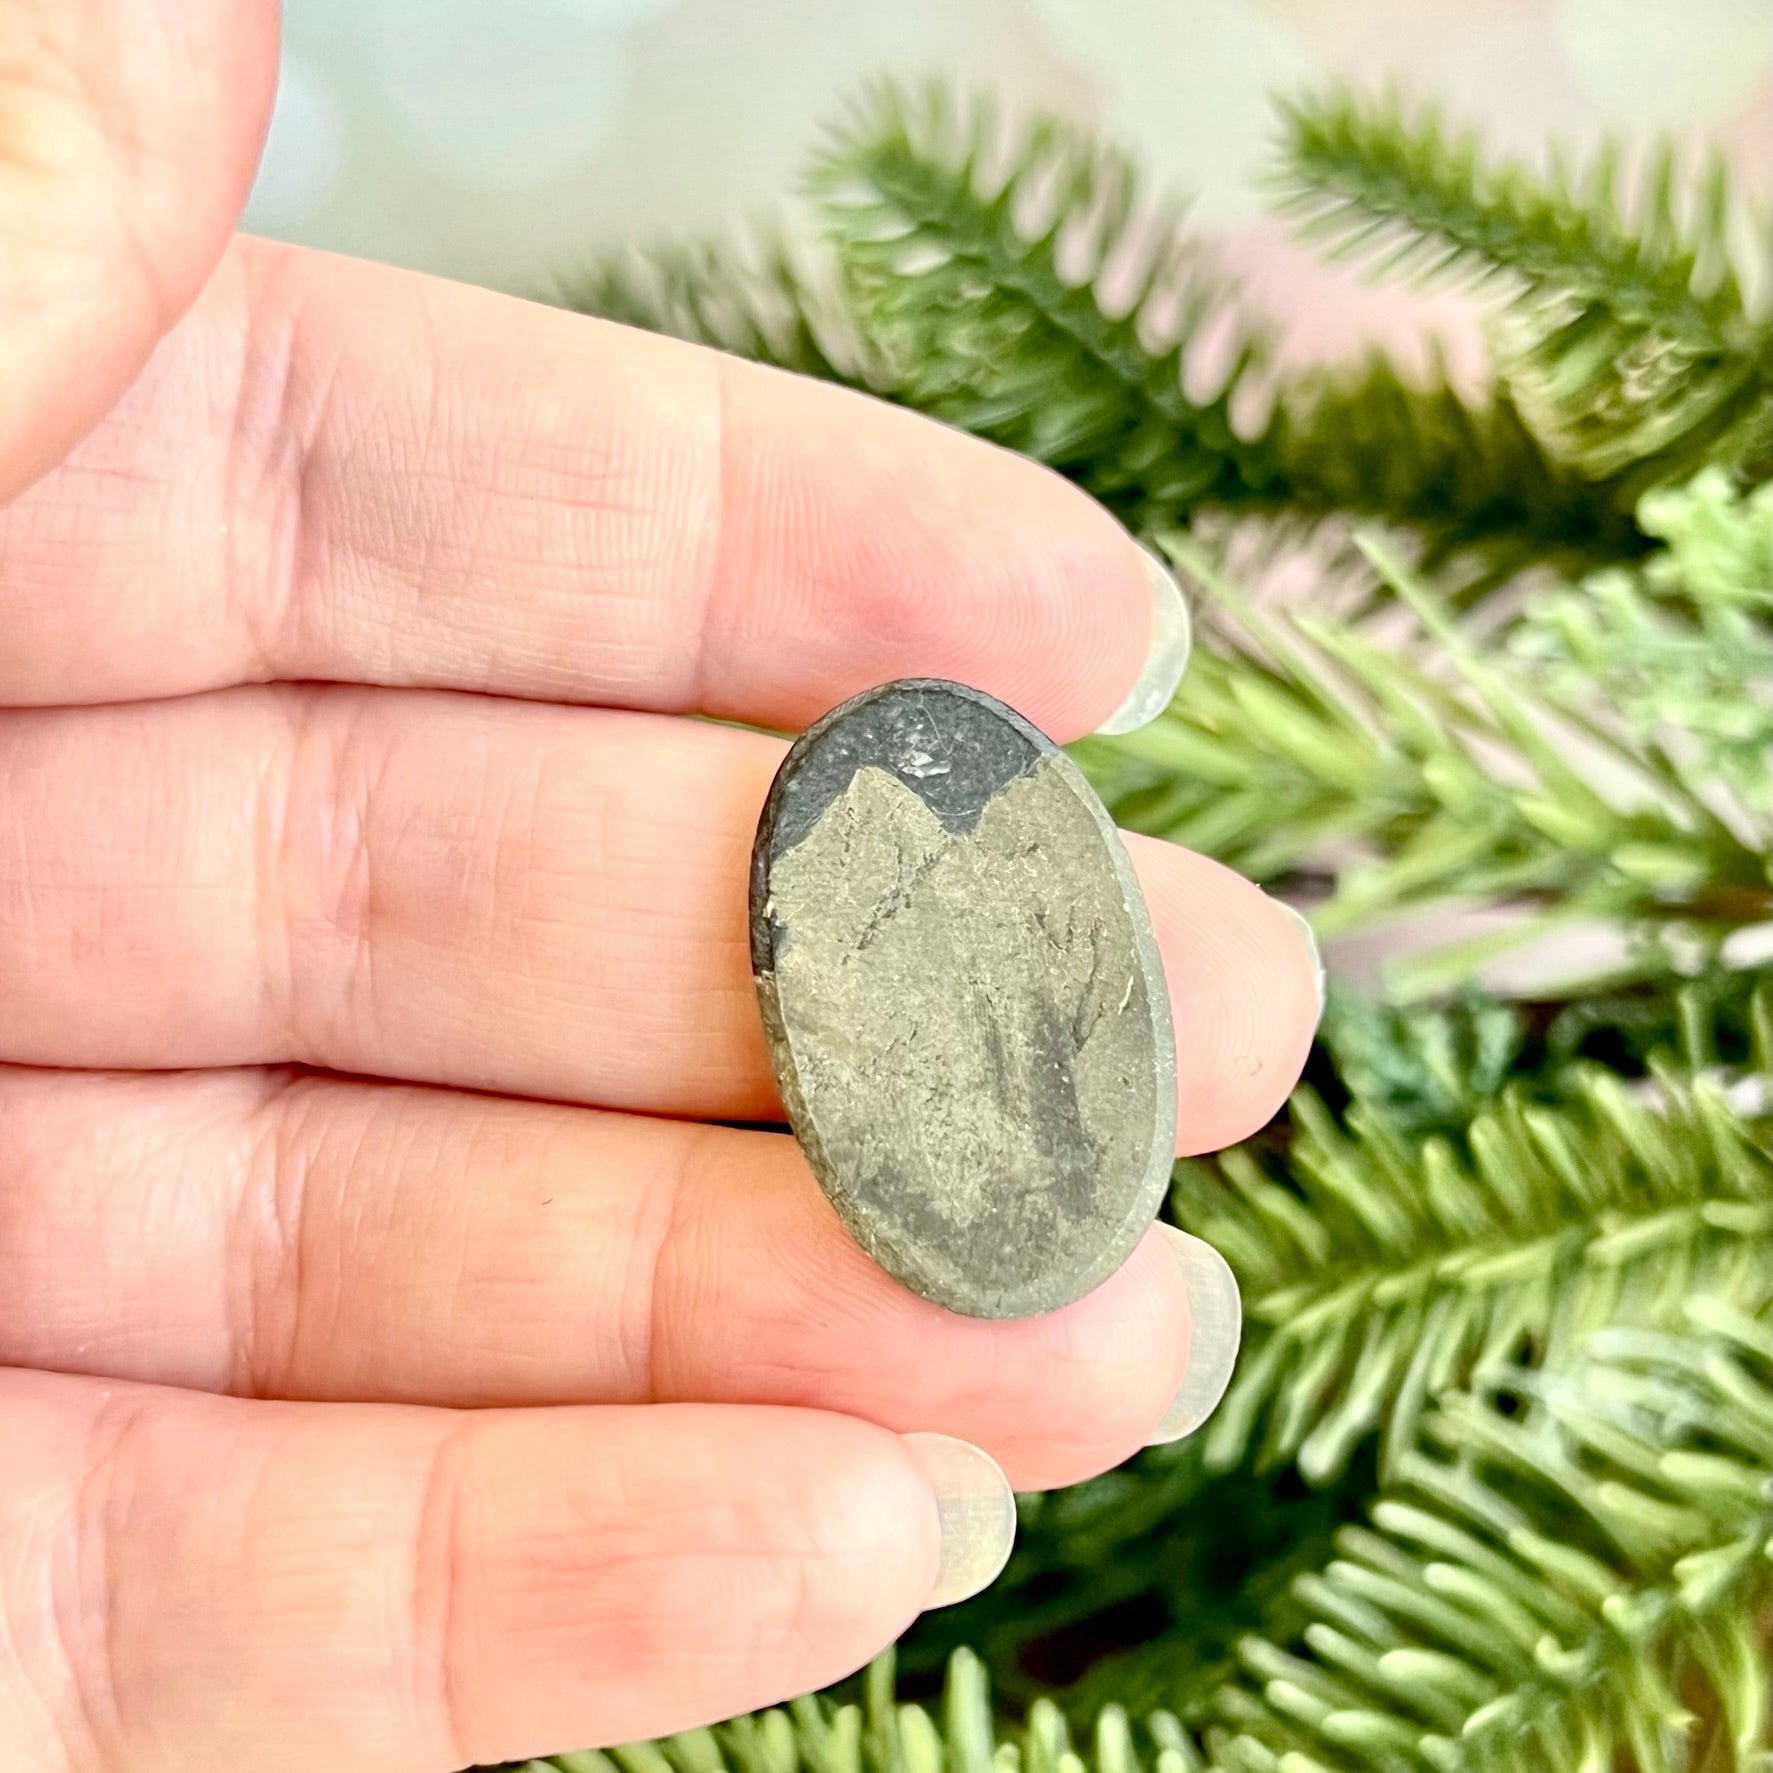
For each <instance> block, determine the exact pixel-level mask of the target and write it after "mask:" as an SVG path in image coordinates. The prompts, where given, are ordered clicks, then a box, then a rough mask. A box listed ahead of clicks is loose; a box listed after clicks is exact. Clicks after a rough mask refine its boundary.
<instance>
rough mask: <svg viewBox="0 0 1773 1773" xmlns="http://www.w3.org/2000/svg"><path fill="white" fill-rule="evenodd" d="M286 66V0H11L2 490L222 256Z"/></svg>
mask: <svg viewBox="0 0 1773 1773" xmlns="http://www.w3.org/2000/svg"><path fill="white" fill-rule="evenodd" d="M276 70H277V6H276V4H275V0H246V3H245V4H242V3H241V0H0V500H5V499H6V498H8V497H10V496H11V495H12V494H13V493H15V492H17V491H18V490H19V489H20V488H21V487H25V486H28V485H29V484H30V483H31V482H32V481H33V480H35V479H36V478H37V477H38V476H39V475H40V474H42V473H43V472H44V471H45V470H47V469H48V468H50V467H51V466H52V465H53V464H54V463H56V462H58V461H59V460H60V459H61V458H62V456H63V455H65V454H66V453H67V451H68V449H69V448H70V447H71V446H72V445H73V443H74V442H75V440H76V439H77V438H79V437H80V436H82V435H83V434H84V433H85V432H86V431H87V430H88V429H89V427H91V426H92V424H93V423H94V422H95V421H96V420H98V418H99V417H100V416H101V415H102V414H103V413H104V412H105V410H106V409H107V408H108V407H109V406H110V405H111V404H112V402H113V401H114V400H116V398H117V396H118V395H119V394H121V393H122V392H123V390H124V388H125V387H126V386H128V384H129V381H130V378H131V377H133V376H134V375H135V374H136V372H137V371H138V370H139V369H140V368H141V367H142V364H143V363H144V362H145V361H146V359H147V357H148V354H149V352H150V351H151V350H152V349H153V347H154V344H155V342H156V340H158V339H159V337H160V335H161V334H162V333H163V332H165V331H166V329H167V328H168V327H169V326H171V325H172V324H173V322H174V321H175V320H177V319H178V317H179V315H180V314H181V313H182V312H183V311H184V309H185V307H186V305H187V304H188V303H189V302H190V301H191V299H192V298H193V297H194V296H195V295H196V293H197V291H198V289H199V288H200V287H201V286H202V284H203V280H204V279H205V278H206V277H207V276H208V275H209V273H210V272H211V270H212V269H213V268H214V266H215V263H216V260H217V259H218V258H219V257H220V255H221V252H222V249H223V247H224V246H225V244H226V243H227V239H228V230H229V229H230V228H231V227H232V226H233V224H234V218H235V217H236V215H237V214H238V213H239V210H240V205H241V204H242V202H244V201H245V197H246V191H247V186H248V185H249V183H250V182H251V179H252V171H253V166H254V163H255V162H256V160H257V158H258V150H259V143H260V141H261V139H262V137H263V135H264V129H265V122H266V119H267V117H268V115H269V112H270V106H271V93H272V90H273V88H274V85H275V82H276ZM168 466H169V467H170V466H171V464H168ZM6 576H7V572H6V569H5V567H4V566H0V581H4V580H5V578H6ZM7 601H8V599H7V598H6V597H5V596H3V595H0V612H4V611H5V609H6V604H7ZM7 625H8V627H9V628H10V626H11V624H10V620H9V619H8V622H7ZM9 639H10V636H9ZM0 699H4V698H3V697H0Z"/></svg>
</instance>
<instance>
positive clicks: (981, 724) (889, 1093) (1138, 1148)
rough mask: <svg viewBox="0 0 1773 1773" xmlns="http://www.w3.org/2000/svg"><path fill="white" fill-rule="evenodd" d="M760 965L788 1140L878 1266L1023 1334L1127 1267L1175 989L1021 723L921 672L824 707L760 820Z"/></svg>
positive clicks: (1150, 1157)
mask: <svg viewBox="0 0 1773 1773" xmlns="http://www.w3.org/2000/svg"><path fill="white" fill-rule="evenodd" d="M751 950H752V963H753V971H754V973H755V977H756V983H757V993H758V1001H759V1005H760V1008H761V1010H762V1014H763V1021H764V1028H765V1032H766V1035H767V1037H768V1041H769V1048H770V1056H771V1061H772V1063H773V1065H774V1067H775V1072H776V1077H777V1080H778V1082H779V1084H780V1086H781V1092H782V1098H783V1101H784V1103H785V1105H786V1107H787V1110H788V1115H789V1119H790V1121H791V1123H792V1125H793V1128H794V1132H795V1134H796V1136H797V1137H798V1139H799V1141H800V1144H801V1146H802V1148H803V1150H804V1151H805V1153H806V1156H807V1159H808V1161H809V1162H810V1164H811V1165H812V1168H813V1170H814V1172H815V1174H816V1175H817V1176H818V1179H819V1182H820V1184H821V1186H822V1187H823V1188H824V1190H825V1192H826V1194H827V1196H828V1197H829V1198H830V1200H831V1202H832V1205H833V1206H834V1207H835V1208H836V1210H837V1212H838V1213H839V1215H840V1216H841V1217H842V1219H843V1221H844V1223H845V1225H846V1226H848V1228H849V1230H850V1232H851V1233H852V1235H853V1236H854V1237H855V1238H856V1240H857V1241H858V1242H859V1243H860V1244H861V1246H862V1247H863V1248H864V1249H865V1250H866V1251H867V1252H868V1253H869V1255H870V1256H872V1257H873V1258H874V1259H875V1261H877V1262H878V1263H879V1264H880V1265H881V1266H882V1267H883V1268H885V1269H886V1270H887V1271H888V1272H889V1273H891V1274H893V1275H895V1276H897V1277H898V1279H899V1280H901V1281H902V1282H904V1284H905V1285H906V1286H908V1287H910V1288H911V1289H912V1290H913V1291H914V1292H917V1293H919V1294H921V1295H922V1296H923V1297H925V1298H927V1299H931V1300H934V1301H935V1302H936V1303H938V1304H940V1305H943V1306H946V1307H948V1308H950V1309H951V1310H954V1311H958V1312H964V1313H967V1314H968V1315H971V1316H977V1317H1021V1316H1029V1315H1033V1314H1035V1313H1039V1312H1044V1311H1051V1310H1054V1309H1056V1308H1058V1307H1059V1306H1061V1305H1065V1304H1068V1303H1070V1302H1071V1301H1072V1300H1074V1299H1077V1298H1080V1297H1081V1296H1082V1295H1083V1294H1085V1293H1087V1292H1089V1291H1090V1290H1091V1289H1092V1288H1094V1287H1096V1286H1098V1285H1100V1284H1101V1282H1102V1281H1104V1280H1105V1279H1107V1277H1108V1276H1109V1275H1110V1274H1112V1273H1113V1272H1114V1270H1115V1269H1116V1268H1117V1267H1119V1265H1120V1264H1121V1263H1122V1262H1123V1261H1124V1260H1125V1259H1126V1257H1127V1256H1128V1254H1129V1253H1130V1252H1131V1251H1132V1249H1133V1247H1134V1246H1135V1245H1136V1244H1137V1243H1138V1241H1139V1239H1140V1237H1141V1235H1142V1234H1143V1232H1144V1230H1145V1228H1146V1227H1147V1225H1149V1224H1150V1222H1151V1220H1152V1219H1153V1217H1154V1216H1155V1215H1156V1212H1157V1209H1158V1207H1159V1205H1160V1204H1161V1202H1162V1200H1163V1195H1164V1190H1165V1186H1166V1184H1167V1182H1168V1178H1169V1174H1170V1167H1171V1163H1172V1161H1173V1157H1174V1150H1175V1132H1176V1127H1175V1120H1176V1087H1175V1042H1174V1036H1173V1033H1172V1030H1171V1025H1170V1008H1169V996H1168V992H1167V990H1166V988H1165V985H1164V978H1163V968H1162V962H1161V961H1160V959H1159V956H1158V951H1157V944H1156V942H1155V940H1154V938H1153V935H1152V930H1151V920H1150V916H1149V913H1148V912H1147V910H1146V907H1145V902H1144V899H1143V896H1142V895H1141V893H1140V889H1139V885H1138V882H1137V880H1136V878H1135V877H1134V874H1133V871H1132V866H1131V864H1130V863H1129V861H1128V859H1127V856H1126V852H1125V850H1124V849H1123V847H1122V845H1121V841H1120V837H1119V835H1118V834H1117V832H1116V831H1115V829H1114V826H1113V823H1112V821H1111V820H1110V819H1109V817H1108V814H1107V812H1106V810H1105V809H1104V808H1103V806H1102V804H1101V802H1100V800H1098V799H1097V797H1096V794H1095V792H1094V790H1093V789H1092V788H1091V787H1090V785H1089V784H1088V782H1087V781H1086V780H1085V779H1084V777H1083V775H1082V774H1081V773H1080V772H1079V770H1078V769H1077V767H1076V765H1075V764H1073V763H1072V762H1071V760H1070V759H1069V758H1068V757H1067V756H1066V755H1065V754H1064V752H1063V751H1061V750H1060V749H1059V748H1058V746H1056V745H1055V744H1054V743H1053V742H1052V741H1051V740H1050V739H1048V738H1047V737H1046V736H1045V735H1044V734H1043V733H1041V732H1040V731H1039V730H1038V729H1037V728H1035V727H1034V726H1032V725H1031V724H1030V723H1029V722H1028V721H1026V720H1024V719H1023V718H1022V717H1021V716H1020V715H1019V714H1017V713H1016V712H1015V711H1014V710H1013V709H1011V708H1009V707H1007V706H1006V705H1005V704H1003V703H1002V702H999V701H997V700H995V699H994V698H992V697H991V696H988V695H986V694H984V693H983V692H981V691H979V690H976V689H971V688H969V687H967V686H966V685H964V684H958V683H948V682H944V681H941V680H938V679H931V678H907V679H902V680H899V681H897V682H893V683H887V684H882V685H880V686H878V687H877V688H874V689H871V690H867V691H865V692H863V693H862V694H861V695H858V696H855V697H853V698H852V699H851V700H849V701H847V702H845V703H843V704H842V705H841V706H839V707H837V708H835V709H833V710H832V711H831V712H830V713H829V714H827V715H825V716H824V717H823V718H822V719H821V720H819V721H818V722H817V723H816V724H815V725H813V726H812V727H810V728H809V729H808V730H807V732H806V733H805V734H803V735H802V737H801V738H800V739H799V740H798V741H797V742H796V743H795V745H794V746H793V748H792V749H791V750H790V751H789V753H788V755H787V757H786V758H785V759H784V761H783V763H782V766H781V768H780V770H779V771H778V772H777V775H776V778H775V781H774V784H773V785H772V787H771V790H770V793H769V797H768V799H767V802H766V804H765V807H764V811H763V815H762V818H761V819H760V821H759V824H758V830H757V840H756V844H755V847H754V850H753V855H752V874H751Z"/></svg>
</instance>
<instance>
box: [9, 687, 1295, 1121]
mask: <svg viewBox="0 0 1773 1773" xmlns="http://www.w3.org/2000/svg"><path fill="white" fill-rule="evenodd" d="M781 756H782V746H781V744H780V743H779V742H778V741H776V740H774V739H770V738H766V737H763V736H761V735H759V734H754V733H744V732H739V731H735V730H731V729H726V728H720V727H716V726H713V725H710V724H707V723H702V722H690V721H681V720H674V719H668V718H663V717H660V716H655V715H643V714H632V713H623V712H616V711H610V710H602V709H572V708H558V707H552V706H545V705H537V704H529V703H515V702H507V701H501V700H497V699H492V698H487V697H475V696H459V695H447V694H441V693H428V692H415V691H387V690H380V691H377V690H349V689H330V690H329V689H314V688H305V689H301V688H290V689H282V690H264V689H243V690H233V691H224V692H220V693H218V694H215V695H211V696H201V697H191V698H188V699H185V700H182V701H175V702H164V703H149V704H134V705H128V706H120V707H115V708H105V709H89V710H56V711H33V712H13V713H10V714H5V715H0V793H3V794H4V797H5V799H6V801H7V803H8V804H9V805H10V806H11V807H12V808H13V809H15V811H16V814H17V816H16V817H14V818H13V819H11V820H9V821H8V822H7V823H6V824H4V825H3V826H0V1059H9V1060H13V1061H16V1062H20V1063H26V1064H35V1065H69V1066H89V1065H90V1066H122V1067H149V1068H156V1069H158V1068H165V1067H171V1066H188V1065H226V1064H247V1063H277V1062H284V1061H297V1062H301V1063H306V1064H312V1065H318V1066H324V1067H327V1068H330V1069H334V1070H341V1071H350V1072H355V1073H362V1074H367V1075H373V1076H380V1077H390V1078H409V1079H413V1080H417V1081H425V1082H434V1083H446V1084H452V1085H457V1086H461V1087H466V1088H475V1089H489V1090H498V1091H502V1092H507V1093H513V1094H521V1095H529V1096H538V1097H545V1098H549V1099H556V1100H566V1101H581V1102H594V1103H599V1104H602V1105H604V1106H607V1107H620V1108H632V1109H641V1110H645V1111H648V1112H658V1113H671V1114H691V1115H699V1116H704V1117H709V1118H721V1119H748V1120H755V1119H766V1118H771V1117H773V1116H774V1115H776V1114H777V1113H779V1104H778V1101H777V1097H776V1092H775V1086H774V1083H773V1080H772V1077H771V1073H770V1068H769V1064H768V1060H767V1055H766V1052H765V1047H764V1041H763V1036H762V1032H761V1026H760V1021H759V1017H758V1012H757V1005H756V1000H755V996H754V992H753V987H752V982H751V970H750V956H749V946H748V935H747V930H748V911H747V875H748V861H749V853H750V847H751V837H752V831H753V828H754V826H755V823H756V819H757V814H758V809H759V808H760V807H761V806H762V804H763V800H764V796H765V793H766V791H767V789H768V785H769V781H770V777H771V775H772V773H773V771H774V769H775V767H776V765H777V764H778V763H779V761H780V759H781ZM1131 853H1132V854H1133V855H1134V857H1135V859H1136V866H1137V868H1138V870H1139V873H1140V877H1141V879H1142V880H1143V882H1144V884H1145V889H1146V893H1147V896H1148V898H1149V900H1150V903H1151V906H1152V911H1153V917H1154V923H1155V928H1156V932H1157V936H1158V942H1159V946H1160V948H1161V950H1162V953H1163V958H1164V966H1165V972H1166V975H1167V977H1168V981H1169V987H1170V994H1171V1000H1172V1005H1173V1010H1174V1017H1175V1023H1176V1028H1177V1048H1178V1053H1179V1060H1178V1075H1179V1085H1178V1088H1179V1111H1180V1112H1179V1129H1180V1131H1179V1140H1180V1145H1181V1148H1182V1149H1184V1150H1188V1151H1201V1150H1208V1149H1213V1148H1216V1147H1218V1146H1220V1145H1224V1144H1227V1143H1229V1142H1231V1141H1232V1140H1235V1139H1238V1138H1241V1137H1242V1136H1243V1135H1244V1134H1246V1133H1247V1132H1249V1131H1251V1130H1252V1129H1253V1128H1254V1127H1256V1126H1259V1125H1261V1124H1262V1122H1264V1121H1265V1120H1267V1119H1268V1117H1269V1116H1270V1115H1271V1114H1273V1112H1274V1111H1275V1109H1276V1108H1277V1107H1278V1106H1279V1105H1280V1103H1281V1102H1282V1101H1283V1100H1284V1098H1285V1096H1286V1093H1287V1090H1288V1089H1289V1088H1290V1086H1291V1084H1292V1082H1293V1080H1294V1078H1295V1077H1296V1076H1297V1074H1298V1070H1299V1067H1300V1065H1301V1064H1302V1063H1303V1060H1304V1056H1305V1053H1306V1050H1307V1048H1308V1046H1309V1043H1310V1040H1311V1034H1312V1029H1313V1026H1314V1023H1315V1020H1316V1003H1315V986H1314V980H1313V966H1312V962H1311V960H1310V958H1309V956H1308V953H1307V950H1306V948H1305V946H1304V945H1303V943H1302V942H1301V941H1300V939H1299V935H1298V932H1297V929H1296V927H1295V925H1294V922H1293V920H1292V919H1291V918H1290V916H1289V914H1288V913H1287V912H1286V911H1285V910H1284V908H1282V907H1281V906H1280V905H1278V904H1277V903H1276V902H1275V901H1273V900H1271V899H1268V898H1267V897H1265V896H1264V895H1263V894H1262V893H1260V892H1259V891H1258V890H1257V889H1256V888H1255V887H1253V886H1251V885H1250V884H1249V883H1248V882H1246V881H1244V880H1241V879H1240V878H1238V877H1237V876H1236V875H1234V874H1232V873H1230V872H1229V871H1228V870H1226V869H1223V868H1220V867H1218V866H1217V865H1215V864H1213V863H1211V862H1208V861H1206V860H1205V859H1204V858H1201V857H1198V856H1193V855H1190V854H1189V853H1188V852H1186V851H1184V850H1181V849H1177V848H1175V847H1173V846H1169V845H1164V844H1157V843H1146V842H1138V841H1133V842H1132V843H1131Z"/></svg>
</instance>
